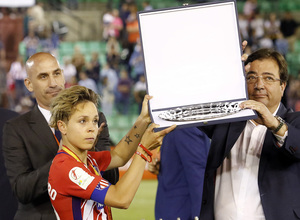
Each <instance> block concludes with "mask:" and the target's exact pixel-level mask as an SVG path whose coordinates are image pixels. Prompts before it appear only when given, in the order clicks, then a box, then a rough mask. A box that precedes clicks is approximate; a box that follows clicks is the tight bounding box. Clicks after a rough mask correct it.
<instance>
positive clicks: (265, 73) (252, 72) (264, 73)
mask: <svg viewBox="0 0 300 220" xmlns="http://www.w3.org/2000/svg"><path fill="white" fill-rule="evenodd" d="M249 74H255V75H257V73H256V72H254V71H249V72H248V73H247V75H249ZM262 75H271V76H274V77H275V75H274V74H273V73H269V72H263V73H262Z"/></svg>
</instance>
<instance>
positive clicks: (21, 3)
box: [0, 0, 35, 7]
mask: <svg viewBox="0 0 300 220" xmlns="http://www.w3.org/2000/svg"><path fill="white" fill-rule="evenodd" d="M33 5H35V0H0V6H1V7H31V6H33Z"/></svg>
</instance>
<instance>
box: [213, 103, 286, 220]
mask: <svg viewBox="0 0 300 220" xmlns="http://www.w3.org/2000/svg"><path fill="white" fill-rule="evenodd" d="M278 109H279V106H278V108H277V110H276V111H275V113H274V115H275V114H276V113H277V111H278ZM266 131H267V127H266V126H264V125H255V124H254V122H252V121H247V124H246V127H245V129H244V131H243V132H242V133H241V135H240V137H239V138H238V140H237V141H236V143H235V144H234V146H233V148H232V149H231V151H230V153H229V155H228V156H227V157H226V158H225V159H224V161H223V164H222V165H221V166H220V167H219V168H218V169H217V174H216V186H215V204H214V207H215V208H214V214H215V220H265V216H264V212H263V208H262V205H261V200H260V194H259V189H258V169H259V162H260V156H261V151H262V147H263V143H264V140H265V136H266ZM286 136H287V132H286V133H285V135H284V136H283V137H280V136H278V135H276V138H277V139H278V141H279V140H281V141H282V143H283V142H284V139H285V138H286ZM281 146H282V144H281Z"/></svg>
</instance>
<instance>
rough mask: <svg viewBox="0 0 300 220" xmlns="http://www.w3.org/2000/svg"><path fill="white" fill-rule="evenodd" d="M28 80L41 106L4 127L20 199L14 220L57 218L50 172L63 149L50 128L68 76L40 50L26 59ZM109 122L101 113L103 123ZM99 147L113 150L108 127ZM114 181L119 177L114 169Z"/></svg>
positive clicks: (13, 182) (14, 186)
mask: <svg viewBox="0 0 300 220" xmlns="http://www.w3.org/2000/svg"><path fill="white" fill-rule="evenodd" d="M26 72H27V78H26V79H25V81H24V83H25V86H26V87H27V89H28V90H29V91H30V92H33V93H34V95H35V98H36V102H37V105H36V106H35V107H34V108H33V109H32V110H31V111H29V112H28V113H26V114H24V115H21V116H19V117H17V118H15V119H13V120H9V121H8V122H7V123H6V124H5V126H4V130H3V132H4V133H3V153H4V159H5V166H6V169H7V174H8V177H9V179H10V183H11V186H12V189H13V192H14V194H15V195H16V197H17V199H18V200H19V204H18V211H17V213H16V215H15V218H14V219H16V220H17V219H30V220H35V219H49V220H50V219H56V217H55V214H54V211H53V208H52V206H51V203H50V199H49V196H48V186H47V182H48V173H49V169H50V165H51V163H52V159H53V158H54V156H55V155H56V153H57V151H58V148H59V143H58V142H59V141H57V140H56V139H59V138H56V137H55V135H54V130H53V129H52V128H50V127H49V124H48V123H49V120H50V117H51V115H50V111H49V110H50V102H51V100H52V98H53V97H55V96H56V95H57V94H58V93H59V92H60V91H61V90H63V89H64V84H65V79H64V76H63V70H62V69H61V68H60V66H59V63H58V61H57V60H56V58H55V57H54V56H52V55H51V54H49V53H43V52H42V53H36V54H34V55H32V56H31V57H30V58H29V59H28V60H27V62H26ZM102 122H106V120H105V117H104V115H103V114H100V123H102ZM96 149H97V150H109V133H108V128H107V126H106V127H105V129H104V130H103V131H102V132H101V134H100V137H99V139H98V143H97V145H96ZM110 172H111V173H109V174H108V176H109V177H107V176H104V177H105V178H107V179H108V180H109V181H111V183H113V184H114V183H116V182H117V180H118V173H117V170H113V171H110Z"/></svg>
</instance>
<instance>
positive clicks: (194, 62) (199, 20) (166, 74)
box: [138, 1, 253, 124]
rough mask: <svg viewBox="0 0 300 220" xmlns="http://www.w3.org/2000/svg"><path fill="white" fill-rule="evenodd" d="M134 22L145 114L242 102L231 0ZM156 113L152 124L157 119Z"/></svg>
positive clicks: (151, 14) (158, 13)
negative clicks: (141, 55) (137, 26)
mask: <svg viewBox="0 0 300 220" xmlns="http://www.w3.org/2000/svg"><path fill="white" fill-rule="evenodd" d="M138 18H139V24H140V34H141V40H142V47H143V53H144V62H145V69H146V78H147V90H148V94H149V95H151V96H153V97H154V98H153V99H152V100H150V111H151V114H152V112H153V111H156V112H157V111H160V110H165V109H170V108H174V107H178V106H186V105H193V104H201V103H210V102H219V101H229V100H246V99H247V93H246V83H245V78H244V71H243V65H242V61H241V42H240V39H239V30H238V22H237V12H236V6H235V2H234V1H228V2H224V3H212V4H204V5H194V6H188V7H179V8H171V9H166V10H158V11H150V12H140V13H139V14H138ZM250 112H252V111H250ZM251 114H252V115H253V112H252V113H251ZM156 115H157V113H156V114H152V118H153V119H154V122H156V120H158V121H160V120H159V119H157V116H156ZM232 117H234V116H232ZM160 122H161V121H160ZM190 123H195V122H190ZM160 124H161V123H160ZM167 124H169V123H167Z"/></svg>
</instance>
